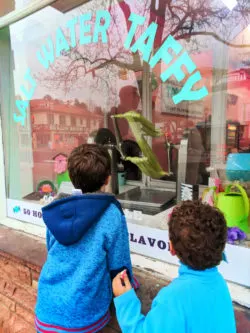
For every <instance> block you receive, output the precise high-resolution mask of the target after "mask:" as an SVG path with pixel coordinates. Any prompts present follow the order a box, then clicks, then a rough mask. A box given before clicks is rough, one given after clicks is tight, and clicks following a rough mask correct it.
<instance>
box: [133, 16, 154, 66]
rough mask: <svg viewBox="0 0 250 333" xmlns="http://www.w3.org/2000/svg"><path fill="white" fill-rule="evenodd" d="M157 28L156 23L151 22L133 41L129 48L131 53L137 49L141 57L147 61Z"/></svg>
mask: <svg viewBox="0 0 250 333" xmlns="http://www.w3.org/2000/svg"><path fill="white" fill-rule="evenodd" d="M157 28H158V25H157V24H156V23H154V22H152V23H151V24H150V26H149V27H148V28H147V30H145V31H144V33H143V34H142V35H141V36H140V38H139V39H138V40H137V41H136V42H135V44H134V45H133V46H132V48H131V51H132V52H133V53H135V52H137V51H138V50H139V51H141V53H142V58H143V60H144V61H147V62H148V60H149V57H150V53H151V51H152V48H153V46H154V40H155V36H156V32H157ZM146 40H148V41H147V43H145V41H146Z"/></svg>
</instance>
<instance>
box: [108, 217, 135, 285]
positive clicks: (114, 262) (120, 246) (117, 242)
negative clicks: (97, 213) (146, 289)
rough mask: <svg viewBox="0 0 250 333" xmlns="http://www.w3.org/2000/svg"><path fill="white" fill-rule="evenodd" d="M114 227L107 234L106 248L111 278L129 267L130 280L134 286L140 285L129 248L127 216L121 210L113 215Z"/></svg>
mask: <svg viewBox="0 0 250 333" xmlns="http://www.w3.org/2000/svg"><path fill="white" fill-rule="evenodd" d="M112 224H113V228H112V231H110V232H109V234H108V235H107V244H106V250H107V255H108V268H109V271H110V276H111V279H112V280H113V278H114V277H115V276H116V275H117V274H118V273H120V272H122V271H123V270H124V269H127V272H128V275H129V278H130V281H131V283H132V285H133V287H134V288H138V287H139V283H138V282H137V280H136V278H135V277H134V276H133V272H132V264H131V258H130V249H129V234H128V229H127V222H126V219H125V216H124V215H122V214H121V213H120V212H119V213H117V214H116V215H115V216H113V221H112Z"/></svg>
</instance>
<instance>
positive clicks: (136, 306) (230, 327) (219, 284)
mask: <svg viewBox="0 0 250 333" xmlns="http://www.w3.org/2000/svg"><path fill="white" fill-rule="evenodd" d="M115 307H116V314H117V319H118V322H119V324H120V327H121V329H122V332H123V333H236V327H235V318H234V311H233V305H232V301H231V298H230V294H229V291H228V288H227V285H226V282H225V281H224V279H223V277H222V276H221V275H220V273H219V272H218V269H217V268H212V269H207V270H205V271H195V270H192V269H190V268H188V267H187V266H185V265H181V267H180V270H179V277H178V278H177V279H175V280H174V281H173V282H172V283H171V284H170V285H169V286H168V287H165V288H163V289H162V290H161V291H160V292H159V294H158V296H157V297H156V298H155V299H154V301H153V304H152V308H151V310H150V312H149V313H148V314H147V316H146V317H145V316H143V315H142V314H141V303H140V301H139V299H138V298H137V296H136V294H135V292H134V290H130V291H128V292H127V293H125V294H123V295H122V296H119V297H117V298H115Z"/></svg>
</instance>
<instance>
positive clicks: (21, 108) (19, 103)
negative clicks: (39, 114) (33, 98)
mask: <svg viewBox="0 0 250 333" xmlns="http://www.w3.org/2000/svg"><path fill="white" fill-rule="evenodd" d="M16 106H17V108H18V110H19V111H20V113H21V116H17V114H16V113H14V121H15V122H16V123H21V125H22V126H24V124H25V118H26V116H27V114H26V109H27V108H28V106H29V102H28V101H22V100H16Z"/></svg>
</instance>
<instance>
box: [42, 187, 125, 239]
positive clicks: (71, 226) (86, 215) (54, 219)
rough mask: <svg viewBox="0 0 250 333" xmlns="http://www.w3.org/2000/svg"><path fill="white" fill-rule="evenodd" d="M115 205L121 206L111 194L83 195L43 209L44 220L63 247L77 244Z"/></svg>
mask: <svg viewBox="0 0 250 333" xmlns="http://www.w3.org/2000/svg"><path fill="white" fill-rule="evenodd" d="M111 203H113V204H115V205H116V206H117V208H118V209H119V210H120V211H121V213H122V214H123V212H122V208H121V205H120V204H119V202H118V201H117V200H116V198H115V197H114V196H113V195H110V194H106V193H105V194H83V195H76V196H70V197H68V198H63V199H60V200H56V201H53V202H52V203H51V204H49V205H48V206H45V207H43V209H42V212H43V220H44V222H45V224H46V226H47V228H48V229H49V230H50V232H51V233H52V235H53V236H54V237H55V239H56V240H57V241H58V242H59V243H61V244H63V245H72V244H74V243H77V242H78V241H79V240H80V239H81V238H82V237H83V236H84V234H85V233H86V232H87V231H88V230H89V228H90V227H91V226H92V225H93V224H94V223H96V222H97V221H98V220H99V219H100V218H101V216H102V215H103V214H104V212H105V211H106V209H107V208H108V207H109V206H110V204H111Z"/></svg>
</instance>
